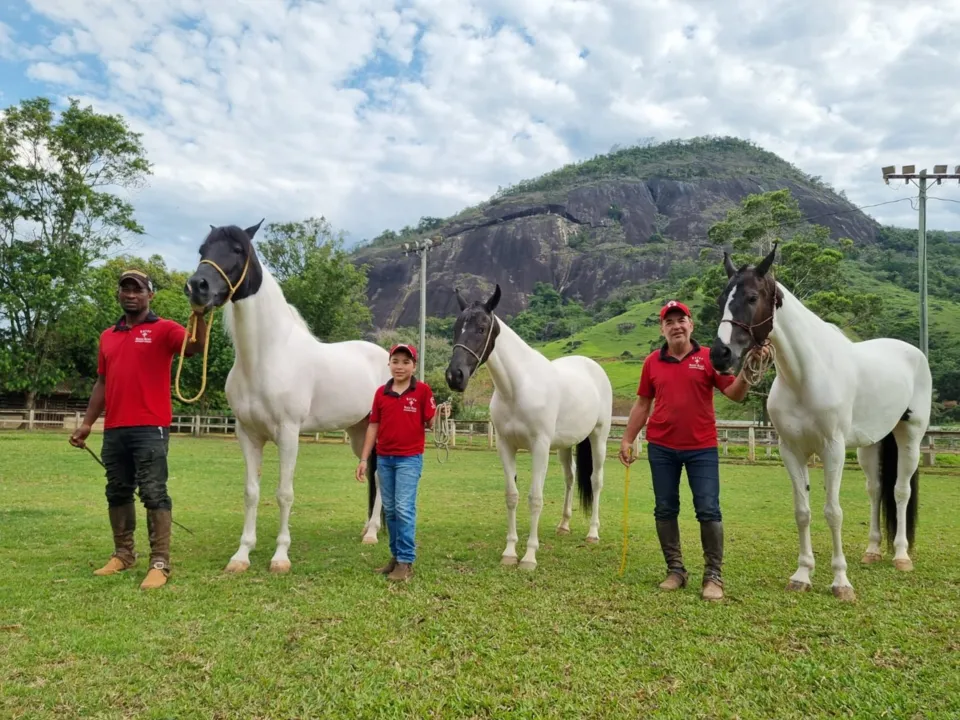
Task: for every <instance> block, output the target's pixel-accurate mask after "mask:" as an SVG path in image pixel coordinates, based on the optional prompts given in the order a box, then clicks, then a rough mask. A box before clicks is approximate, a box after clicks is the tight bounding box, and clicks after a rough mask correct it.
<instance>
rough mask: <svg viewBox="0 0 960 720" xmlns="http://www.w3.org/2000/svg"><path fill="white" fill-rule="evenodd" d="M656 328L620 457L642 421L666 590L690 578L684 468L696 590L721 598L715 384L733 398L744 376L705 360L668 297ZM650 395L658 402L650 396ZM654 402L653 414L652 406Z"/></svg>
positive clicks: (681, 310)
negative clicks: (699, 580) (698, 571)
mask: <svg viewBox="0 0 960 720" xmlns="http://www.w3.org/2000/svg"><path fill="white" fill-rule="evenodd" d="M660 332H661V333H662V334H663V336H664V338H665V339H666V342H665V343H664V344H663V346H662V347H661V348H660V349H659V350H655V351H653V352H652V353H650V354H649V355H648V356H647V358H646V360H644V363H643V370H642V371H641V373H640V386H639V388H638V389H637V395H638V397H637V401H636V403H635V404H634V406H633V409H632V410H631V411H630V418H629V420H628V421H627V428H626V431H625V432H624V434H623V441H622V442H621V444H620V461H621V462H622V463H624V464H625V465H629V464H630V463H632V462H633V461H634V460H635V458H634V457H633V455H632V453H631V448H632V445H633V443H634V441H635V440H636V438H637V435H639V434H640V430H641V429H642V428H643V426H644V425H646V426H647V445H648V450H649V460H650V472H651V474H652V476H653V492H654V496H655V507H654V511H653V514H654V517H655V518H656V524H657V536H658V538H659V540H660V547H661V549H662V550H663V557H664V559H665V560H666V563H667V578H666V579H665V580H664V581H663V582H662V583H660V587H661V588H662V589H664V590H676V589H678V588H682V587H684V586H685V585H686V584H687V571H686V569H685V568H684V566H683V556H682V554H681V552H680V527H679V524H678V522H677V516H678V515H679V513H680V473H681V470H682V469H683V468H684V467H686V470H687V480H688V481H689V483H690V490H691V491H692V493H693V506H694V509H695V511H696V515H697V520H698V521H699V522H700V542H701V545H702V546H703V557H704V572H703V587H702V590H701V595H702V597H703V598H704V599H705V600H720V599H721V598H723V581H722V579H721V573H720V570H721V566H722V564H723V518H722V516H721V514H720V457H719V453H718V451H717V428H716V416H715V414H714V409H713V389H714V388H718V389H719V390H720V391H721V392H722V393H723V394H724V395H726V396H727V397H728V398H730V399H731V400H734V401H737V402H739V401H741V400H743V398H744V397H746V394H747V390H749V387H750V386H749V383H748V382H747V381H746V379H745V378H744V376H743V373H742V372H741V373H740V375H739V376H737V377H736V378H734V377H733V376H732V375H721V374H719V373H717V372H716V371H715V370H714V368H713V365H712V364H711V363H710V349H709V348H703V347H700V345H699V343H697V341H696V340H694V339H693V338H692V334H693V319H692V318H691V316H690V310H689V308H688V307H687V306H686V305H684V304H683V303H681V302H677V301H676V300H671V301H670V302H668V303H667V304H666V305H664V306H663V308H662V309H661V310H660ZM654 400H655V402H654ZM651 405H653V414H652V415H651V414H650V407H651Z"/></svg>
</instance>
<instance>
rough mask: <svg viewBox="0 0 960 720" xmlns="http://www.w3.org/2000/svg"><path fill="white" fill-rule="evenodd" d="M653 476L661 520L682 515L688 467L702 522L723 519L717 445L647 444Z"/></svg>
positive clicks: (697, 512)
mask: <svg viewBox="0 0 960 720" xmlns="http://www.w3.org/2000/svg"><path fill="white" fill-rule="evenodd" d="M647 449H648V455H649V459H650V473H651V474H652V475H653V494H654V498H655V505H654V509H653V516H654V517H655V518H656V519H657V520H672V519H674V518H675V517H677V515H679V514H680V472H681V471H682V470H683V468H686V470H687V481H688V482H689V483H690V490H691V492H692V493H693V508H694V510H695V511H696V514H697V520H698V521H700V522H720V521H721V520H722V519H723V518H722V517H721V515H720V454H719V452H718V451H717V448H715V447H713V448H707V449H705V450H672V449H670V448H667V447H663V446H662V445H655V444H653V443H647Z"/></svg>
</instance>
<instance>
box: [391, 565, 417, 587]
mask: <svg viewBox="0 0 960 720" xmlns="http://www.w3.org/2000/svg"><path fill="white" fill-rule="evenodd" d="M412 577H413V565H411V564H410V563H402V562H398V563H397V566H396V567H395V568H394V569H393V572H391V573H390V574H389V575H387V580H392V581H393V582H406V581H407V580H409V579H410V578H412Z"/></svg>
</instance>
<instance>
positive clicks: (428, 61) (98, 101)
mask: <svg viewBox="0 0 960 720" xmlns="http://www.w3.org/2000/svg"><path fill="white" fill-rule="evenodd" d="M958 37H960V2H956V1H955V0H910V2H901V1H894V0H842V1H840V0H807V2H805V3H798V2H795V0H794V1H791V2H781V1H779V0H724V1H723V2H716V1H715V0H405V1H403V2H394V1H392V0H326V1H325V2H314V1H311V0H231V1H230V2H227V0H213V1H211V0H207V1H206V2H202V1H201V0H163V2H158V1H157V0H124V2H122V3H121V2H116V1H115V0H82V1H81V0H6V1H5V2H4V3H3V8H2V9H0V107H7V106H9V105H11V104H14V103H17V102H19V101H20V100H21V99H24V98H30V97H35V96H37V95H46V96H48V97H50V98H52V99H54V101H55V102H56V103H58V105H59V104H64V103H66V99H67V98H68V97H74V98H77V99H78V100H80V102H81V103H82V104H84V105H86V104H91V105H93V107H94V108H95V109H96V110H97V111H99V112H104V113H119V114H121V115H123V116H124V117H125V118H126V120H127V122H128V123H129V125H130V127H131V128H132V129H134V130H135V131H137V132H140V133H142V134H143V143H144V145H145V147H146V150H147V155H148V159H149V160H150V161H151V163H153V175H152V176H151V177H150V178H149V179H148V182H147V184H146V186H145V187H144V188H142V189H140V190H138V191H137V192H136V194H135V195H133V196H132V197H131V199H132V201H133V202H134V204H135V206H136V209H137V218H138V219H139V220H140V222H141V223H142V224H143V225H144V227H145V228H146V235H145V236H143V237H142V238H139V239H138V241H137V243H135V244H134V245H132V246H131V247H130V249H131V250H133V251H134V252H137V253H138V254H143V255H147V254H152V253H159V254H160V255H162V256H163V257H164V259H165V260H166V261H167V263H168V264H169V265H171V266H173V267H177V268H183V269H186V268H190V267H193V266H194V265H195V263H196V261H197V259H198V255H197V250H198V248H199V245H200V243H201V241H202V240H203V237H204V235H205V231H206V230H207V229H209V225H210V224H214V225H221V224H236V225H240V226H242V227H246V226H247V225H252V224H255V223H256V222H258V221H259V220H260V219H261V218H266V222H267V223H270V222H284V221H288V220H299V219H303V218H307V217H311V216H317V217H319V216H324V217H326V219H327V220H328V221H329V222H330V223H332V225H333V226H334V227H335V228H338V229H341V230H343V231H344V232H345V233H346V234H347V243H348V244H353V243H356V242H359V241H362V240H364V239H368V238H372V237H374V236H376V235H377V234H379V233H380V232H382V231H383V230H385V229H388V228H389V229H394V230H399V229H400V228H401V227H403V226H405V225H408V224H410V225H415V224H416V223H417V222H418V221H419V219H420V217H422V216H435V217H444V216H448V215H452V214H454V213H456V212H457V211H459V210H461V209H462V208H464V207H466V206H469V205H474V204H476V203H478V202H481V201H483V200H486V199H487V198H489V197H490V195H492V194H493V193H494V192H496V190H497V188H498V187H499V186H503V187H506V186H508V185H511V184H514V183H516V182H517V181H519V180H522V179H526V178H533V177H536V176H538V175H540V174H542V173H544V172H548V171H550V170H552V169H555V168H557V167H560V166H562V165H563V164H565V163H569V162H574V161H577V160H582V159H585V158H589V157H592V156H594V155H596V154H599V153H605V152H608V151H609V150H610V149H611V148H612V147H613V146H614V145H620V146H628V145H631V144H634V143H636V142H638V141H640V140H641V139H644V138H653V139H655V140H669V139H673V138H687V137H695V136H702V135H733V136H738V137H741V138H746V139H750V140H752V141H754V142H755V143H757V144H759V145H760V146H762V147H764V148H765V149H767V150H770V151H772V152H775V153H777V154H778V155H780V156H782V157H783V158H785V159H786V160H788V161H790V162H792V163H794V164H795V165H797V166H798V167H800V168H801V169H802V170H803V171H805V172H808V173H810V174H813V175H820V176H822V177H823V179H824V180H826V181H827V182H829V183H831V184H832V185H833V186H834V187H835V188H836V189H838V190H841V189H842V190H844V191H845V192H846V194H847V196H848V197H849V199H850V200H851V201H852V202H854V203H855V204H857V205H872V204H875V203H882V202H886V201H888V200H892V199H897V198H900V197H906V196H910V195H915V194H916V188H915V187H914V186H912V185H911V186H906V187H905V186H904V185H903V183H902V181H900V182H896V183H893V182H891V184H890V185H889V186H888V185H886V184H884V182H883V179H882V177H881V171H880V168H881V167H882V166H884V165H897V166H898V167H899V166H901V165H904V164H915V165H916V166H917V168H918V169H920V168H923V167H926V168H928V169H929V170H931V171H932V169H933V165H935V164H941V163H942V164H948V165H949V166H950V169H951V170H952V169H953V167H954V166H955V165H960V93H958V92H957V81H958V79H960V53H958V52H957V50H956V40H957V38H958ZM930 196H931V197H943V198H947V199H948V200H953V201H955V202H948V201H942V200H931V201H930V202H929V203H928V220H927V226H928V227H929V228H938V229H960V185H958V184H957V183H956V182H953V183H952V184H950V185H947V184H944V185H941V186H934V187H933V188H931V190H930ZM867 212H868V213H869V214H871V215H872V216H873V217H875V218H877V219H878V220H880V221H881V222H883V223H894V224H897V225H902V226H904V227H909V228H915V227H916V226H917V212H916V209H915V204H914V206H911V203H910V202H907V201H904V202H899V203H894V204H890V205H884V206H881V207H876V208H871V209H868V210H867Z"/></svg>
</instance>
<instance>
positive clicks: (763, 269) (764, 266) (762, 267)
mask: <svg viewBox="0 0 960 720" xmlns="http://www.w3.org/2000/svg"><path fill="white" fill-rule="evenodd" d="M776 254H777V244H776V243H774V244H773V250H771V251H770V253H769V254H768V255H767V256H766V257H765V258H764V259H763V260H761V261H760V264H759V265H757V268H756V271H755V272H756V273H757V277H763V276H764V275H766V274H767V272H768V271H769V270H770V268H771V266H772V265H773V259H774V257H775V256H776Z"/></svg>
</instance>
